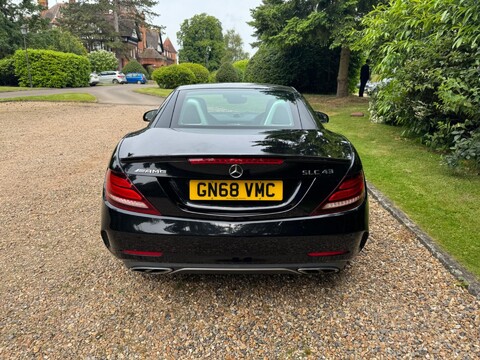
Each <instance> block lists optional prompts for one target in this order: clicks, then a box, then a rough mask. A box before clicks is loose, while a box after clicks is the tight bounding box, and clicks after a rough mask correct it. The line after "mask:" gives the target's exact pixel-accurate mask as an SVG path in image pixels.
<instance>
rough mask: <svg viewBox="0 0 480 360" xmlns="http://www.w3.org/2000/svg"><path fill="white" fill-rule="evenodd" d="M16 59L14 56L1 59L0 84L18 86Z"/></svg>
mask: <svg viewBox="0 0 480 360" xmlns="http://www.w3.org/2000/svg"><path fill="white" fill-rule="evenodd" d="M17 85H18V78H17V77H16V76H15V61H14V59H13V58H12V57H10V58H5V59H2V60H0V86H17Z"/></svg>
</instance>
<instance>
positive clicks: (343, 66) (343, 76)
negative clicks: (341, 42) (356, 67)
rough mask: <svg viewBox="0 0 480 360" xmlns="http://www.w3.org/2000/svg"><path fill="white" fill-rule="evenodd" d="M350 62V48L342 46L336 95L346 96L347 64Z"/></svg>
mask: <svg viewBox="0 0 480 360" xmlns="http://www.w3.org/2000/svg"><path fill="white" fill-rule="evenodd" d="M349 63H350V48H348V47H342V50H341V52H340V65H339V67H338V77H337V97H346V96H348V65H349Z"/></svg>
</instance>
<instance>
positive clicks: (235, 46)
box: [223, 29, 250, 62]
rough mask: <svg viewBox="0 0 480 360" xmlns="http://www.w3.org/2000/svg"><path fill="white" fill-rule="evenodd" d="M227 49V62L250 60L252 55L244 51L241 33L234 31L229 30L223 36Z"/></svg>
mask: <svg viewBox="0 0 480 360" xmlns="http://www.w3.org/2000/svg"><path fill="white" fill-rule="evenodd" d="M223 40H224V41H225V47H226V55H225V57H227V60H228V61H230V62H235V61H239V60H244V59H248V58H249V57H250V54H249V53H248V52H245V51H243V40H242V37H241V36H240V34H239V33H237V32H236V31H235V30H234V29H230V30H227V32H226V33H225V35H224V36H223Z"/></svg>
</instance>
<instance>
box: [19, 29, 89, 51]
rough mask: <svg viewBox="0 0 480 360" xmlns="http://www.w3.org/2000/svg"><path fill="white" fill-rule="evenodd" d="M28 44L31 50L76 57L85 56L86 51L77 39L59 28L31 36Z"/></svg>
mask: <svg viewBox="0 0 480 360" xmlns="http://www.w3.org/2000/svg"><path fill="white" fill-rule="evenodd" d="M29 43H30V45H29V47H31V48H32V49H47V50H55V51H62V52H66V53H73V54H77V55H87V50H86V49H85V47H84V46H83V44H82V41H81V40H80V39H79V38H78V37H76V36H75V35H72V34H71V33H70V32H68V31H66V30H61V29H59V28H53V29H48V30H44V31H39V32H37V33H34V34H31V35H30V38H29Z"/></svg>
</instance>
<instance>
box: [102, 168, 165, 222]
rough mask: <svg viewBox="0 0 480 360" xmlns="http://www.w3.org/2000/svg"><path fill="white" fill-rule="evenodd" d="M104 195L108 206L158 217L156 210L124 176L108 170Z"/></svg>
mask: <svg viewBox="0 0 480 360" xmlns="http://www.w3.org/2000/svg"><path fill="white" fill-rule="evenodd" d="M105 195H106V198H107V201H108V202H109V203H110V204H112V205H114V206H116V207H118V208H120V209H124V210H129V211H135V212H140V213H143V214H151V215H160V213H159V212H158V210H156V209H155V208H154V207H153V206H152V205H151V204H150V203H149V202H148V201H147V199H145V198H144V197H143V195H142V194H140V192H139V191H138V190H137V188H136V187H135V186H134V185H133V184H132V183H131V182H130V180H129V179H128V178H127V176H126V175H125V174H122V173H117V172H113V171H111V170H110V169H109V170H108V171H107V176H106V179H105Z"/></svg>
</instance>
